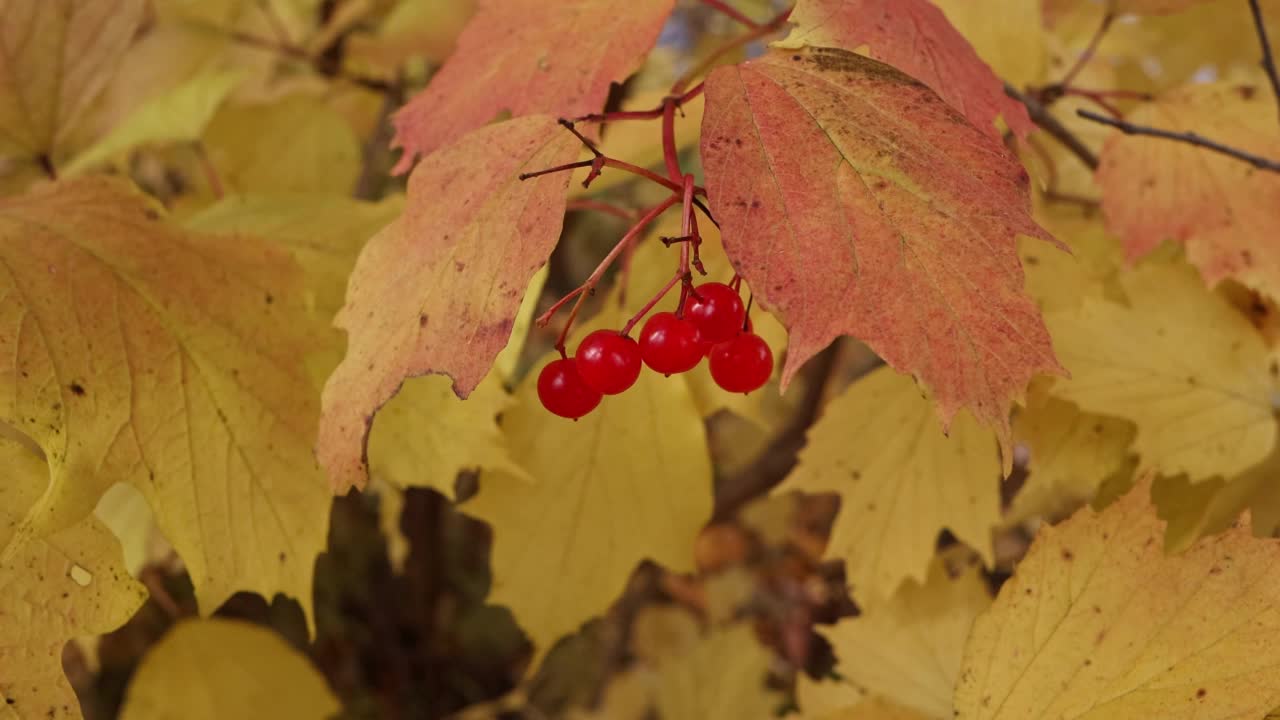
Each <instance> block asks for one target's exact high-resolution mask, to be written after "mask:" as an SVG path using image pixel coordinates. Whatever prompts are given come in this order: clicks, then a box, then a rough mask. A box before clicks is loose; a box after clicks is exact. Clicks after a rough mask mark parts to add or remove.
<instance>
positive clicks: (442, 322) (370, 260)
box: [317, 115, 579, 492]
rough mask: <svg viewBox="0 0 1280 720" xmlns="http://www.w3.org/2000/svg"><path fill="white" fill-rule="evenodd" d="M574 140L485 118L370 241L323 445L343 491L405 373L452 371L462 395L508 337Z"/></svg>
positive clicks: (544, 247)
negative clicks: (558, 168) (552, 171)
mask: <svg viewBox="0 0 1280 720" xmlns="http://www.w3.org/2000/svg"><path fill="white" fill-rule="evenodd" d="M578 147H579V145H578V141H577V140H576V139H574V137H573V136H572V135H570V134H569V133H567V132H564V130H563V129H562V128H560V127H559V125H558V124H557V123H556V121H555V120H554V119H553V118H550V117H547V116H545V115H538V116H532V117H526V118H517V119H515V120H510V121H507V122H504V123H501V124H498V125H491V126H489V127H485V128H481V129H480V130H477V131H475V132H474V133H471V134H470V135H468V136H467V137H465V138H463V139H462V141H460V142H459V143H457V144H455V145H451V146H450V147H448V148H446V149H444V150H442V151H440V152H437V153H434V154H433V155H432V156H431V157H430V158H429V159H428V160H427V161H424V162H423V163H422V164H421V165H419V166H418V167H417V169H416V170H414V173H413V175H412V176H411V177H410V178H409V197H408V201H407V204H406V209H405V213H404V215H403V216H401V217H400V218H399V219H398V220H397V221H395V222H393V223H392V224H391V225H389V226H388V227H387V228H386V229H384V230H383V231H382V232H380V233H378V235H377V236H376V237H374V238H373V239H372V240H370V241H369V242H368V244H367V245H365V247H364V250H363V251H362V252H361V253H360V259H359V260H358V261H357V263H356V267H355V270H354V271H353V272H352V274H351V281H350V284H349V285H348V287H347V302H346V305H345V306H344V307H343V309H342V311H341V312H340V313H339V314H338V317H337V319H336V321H335V322H336V324H337V325H338V326H339V327H341V328H343V329H345V330H346V331H347V355H346V357H345V358H343V361H342V364H341V365H339V366H338V369H337V370H335V371H334V373H333V375H331V376H330V378H329V381H328V383H327V384H326V385H325V390H324V415H323V418H322V420H321V424H320V437H319V441H318V444H317V454H318V456H319V458H320V462H321V465H323V466H324V467H325V469H326V470H327V471H328V473H329V479H330V481H331V482H332V483H333V486H334V488H335V489H336V490H337V491H338V492H342V491H344V490H345V489H347V488H350V487H352V486H357V487H359V486H363V485H364V482H365V479H366V477H367V467H366V465H367V462H366V459H365V446H366V442H367V438H368V433H369V427H370V425H371V424H372V422H373V415H374V413H375V412H377V410H378V408H380V407H382V405H383V404H384V403H386V402H387V401H388V400H390V399H391V396H392V395H394V394H395V393H396V390H397V389H398V388H399V387H400V384H401V383H403V382H404V381H405V379H407V378H410V377H414V376H417V375H425V374H427V373H444V374H447V375H449V376H450V377H451V378H453V389H454V392H456V393H457V394H458V396H459V397H466V396H467V395H469V394H470V393H471V391H472V390H474V389H475V387H476V386H477V385H479V384H480V381H481V379H483V378H484V376H485V375H486V374H488V372H489V369H490V367H491V366H492V365H493V362H494V358H495V357H496V356H497V355H498V353H499V352H501V350H502V349H503V347H504V346H505V345H506V344H507V341H508V339H509V338H510V335H511V328H512V325H513V323H514V319H515V315H516V311H517V310H518V309H519V307H520V304H521V300H522V298H523V296H524V291H525V288H526V287H527V286H528V284H529V281H530V279H531V278H532V277H533V275H534V273H536V272H537V271H538V268H540V267H541V266H542V265H543V264H544V263H545V262H546V261H547V257H548V256H549V255H550V254H551V250H552V248H554V247H555V244H556V241H557V239H558V238H559V236H560V227H561V223H562V222H563V220H564V209H565V202H566V200H565V186H566V184H567V183H568V177H567V176H566V175H565V174H564V173H561V174H559V175H546V176H543V177H540V178H536V179H532V180H525V181H521V180H520V179H519V175H520V173H522V172H529V171H533V170H540V169H542V168H546V167H550V166H553V165H559V164H562V163H565V162H569V161H572V160H573V159H574V157H575V156H576V154H577V151H578Z"/></svg>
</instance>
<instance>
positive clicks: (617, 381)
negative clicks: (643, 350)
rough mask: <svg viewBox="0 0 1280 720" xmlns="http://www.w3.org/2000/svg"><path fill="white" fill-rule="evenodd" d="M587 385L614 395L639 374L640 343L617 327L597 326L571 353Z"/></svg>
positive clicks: (627, 385)
mask: <svg viewBox="0 0 1280 720" xmlns="http://www.w3.org/2000/svg"><path fill="white" fill-rule="evenodd" d="M574 360H576V361H577V363H578V374H579V375H581V376H582V379H583V380H584V381H585V382H586V383H587V385H589V386H591V387H593V388H595V389H596V390H598V391H600V392H602V393H604V394H605V395H617V394H618V393H620V392H622V391H623V390H626V389H627V388H629V387H631V386H632V385H634V384H635V382H636V378H638V377H640V346H639V345H638V344H636V341H635V340H632V339H631V338H629V337H627V336H626V335H623V334H622V333H619V332H617V331H616V330H596V331H595V332H593V333H591V334H590V335H588V336H587V337H586V338H585V339H583V341H582V344H581V345H579V346H578V352H577V354H576V355H575V356H574Z"/></svg>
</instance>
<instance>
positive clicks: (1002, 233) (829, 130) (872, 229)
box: [702, 48, 1061, 461]
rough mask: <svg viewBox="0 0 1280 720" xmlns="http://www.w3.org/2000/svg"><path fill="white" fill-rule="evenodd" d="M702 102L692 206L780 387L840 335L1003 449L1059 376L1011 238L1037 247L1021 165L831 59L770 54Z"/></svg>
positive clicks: (899, 87)
mask: <svg viewBox="0 0 1280 720" xmlns="http://www.w3.org/2000/svg"><path fill="white" fill-rule="evenodd" d="M706 93H707V108H706V114H705V116H704V119H703V125H702V157H703V164H704V166H705V168H706V174H707V190H708V193H709V199H710V202H711V206H712V210H713V211H714V212H715V213H716V217H717V218H718V219H719V220H720V225H721V231H722V234H723V241H724V246H725V250H726V252H727V253H728V255H729V257H730V259H731V260H732V261H733V262H734V265H735V267H736V269H737V270H738V272H739V273H740V274H741V275H742V276H743V277H744V278H745V279H746V281H747V282H748V283H750V284H751V288H752V290H753V291H754V292H755V294H756V297H757V298H758V299H759V300H761V301H762V302H763V303H764V304H765V306H766V307H767V308H768V309H770V310H772V311H774V312H776V314H778V315H779V317H780V319H781V320H782V321H783V324H784V325H786V326H787V330H788V332H789V333H790V341H789V343H790V344H789V350H788V353H787V361H786V365H785V366H784V368H783V382H784V386H785V383H787V382H788V381H789V380H790V379H791V378H792V377H793V376H794V375H795V373H796V371H797V369H798V368H799V367H800V365H802V364H803V363H804V362H805V361H806V360H808V359H809V358H810V357H812V356H813V355H814V354H815V353H817V352H818V351H819V350H821V349H822V348H823V347H824V346H826V345H827V344H828V343H829V342H831V340H832V339H834V338H835V337H838V336H839V335H841V334H851V335H854V336H856V337H858V338H860V339H862V340H864V341H865V342H866V343H867V344H868V345H870V346H871V348H872V349H873V350H875V351H876V352H877V353H878V354H879V355H880V356H881V357H883V358H884V359H885V360H886V361H888V362H889V364H890V365H893V366H894V367H896V368H898V369H899V370H903V371H906V372H910V373H912V374H913V375H915V376H916V377H917V378H919V379H920V381H921V382H922V383H923V384H924V385H925V386H927V387H928V388H929V390H930V391H931V393H932V395H933V397H934V399H935V400H936V401H937V403H938V412H939V414H940V416H941V417H942V419H943V421H944V423H946V422H949V421H950V419H951V418H952V417H953V416H954V415H955V413H956V412H957V411H958V410H959V409H960V408H961V407H968V408H970V409H971V410H972V411H973V413H974V416H975V417H977V418H978V419H979V420H980V421H981V422H984V423H986V424H989V425H993V426H995V427H996V428H997V430H998V432H999V433H1000V436H1001V438H1002V440H1003V441H1004V443H1005V445H1006V446H1007V444H1008V437H1009V425H1008V411H1009V406H1010V404H1011V403H1012V401H1013V400H1014V399H1015V398H1018V397H1020V396H1021V394H1022V392H1023V390H1024V388H1025V387H1026V385H1027V383H1028V381H1029V380H1030V379H1031V377H1032V376H1034V375H1035V374H1037V373H1041V372H1061V368H1060V367H1059V365H1058V363H1057V360H1056V359H1055V358H1054V356H1053V350H1052V348H1051V346H1050V342H1049V335H1048V333H1047V332H1046V330H1045V328H1044V324H1043V321H1042V319H1041V318H1040V315H1039V312H1038V311H1037V309H1036V307H1035V303H1033V302H1032V301H1031V299H1030V298H1028V297H1027V295H1026V294H1025V293H1024V292H1023V287H1022V285H1023V276H1022V268H1021V265H1020V264H1019V262H1018V256H1017V253H1016V250H1015V244H1014V243H1015V238H1016V236H1017V235H1018V234H1019V233H1021V234H1024V235H1030V236H1033V237H1038V238H1043V239H1046V240H1050V239H1051V238H1050V237H1049V235H1048V234H1047V233H1046V232H1045V231H1044V230H1043V229H1041V228H1040V227H1039V226H1038V225H1036V223H1035V222H1034V221H1033V220H1032V219H1031V217H1030V215H1029V214H1028V212H1027V195H1026V186H1027V175H1026V173H1025V172H1024V171H1023V170H1022V168H1021V166H1019V165H1018V164H1017V162H1016V161H1015V160H1014V159H1013V157H1012V156H1011V155H1009V154H1008V152H1006V151H1005V150H1004V148H1003V147H1001V146H1000V144H999V143H998V142H996V141H995V140H993V139H992V138H990V137H989V136H987V135H986V134H984V133H983V132H981V131H979V130H977V129H975V128H974V127H973V126H972V125H970V124H969V123H968V122H967V121H966V120H965V119H964V118H963V117H962V116H960V115H959V114H958V113H957V112H956V111H954V110H952V109H951V108H950V107H948V106H947V105H946V104H944V103H943V102H942V101H941V100H939V99H938V97H937V96H936V95H935V94H934V93H933V92H932V91H930V90H929V89H928V88H927V87H925V86H924V85H921V84H920V83H918V82H916V81H914V80H912V79H911V78H909V77H907V76H906V75H903V74H902V73H900V72H898V71H897V70H894V69H893V68H891V67H889V66H887V65H884V64H882V63H879V62H876V61H874V60H870V59H867V58H864V57H862V56H859V55H854V54H852V53H847V52H844V51H840V50H832V49H827V48H813V49H806V50H796V51H786V52H782V51H776V50H775V51H771V52H769V53H767V54H766V55H764V56H762V57H760V58H758V59H756V60H752V61H750V62H747V63H744V64H742V65H737V66H733V67H727V68H720V69H718V70H716V71H715V72H713V73H712V74H711V76H710V77H709V78H708V79H707V89H706ZM1006 455H1007V454H1006ZM1006 460H1007V461H1008V458H1007V459H1006Z"/></svg>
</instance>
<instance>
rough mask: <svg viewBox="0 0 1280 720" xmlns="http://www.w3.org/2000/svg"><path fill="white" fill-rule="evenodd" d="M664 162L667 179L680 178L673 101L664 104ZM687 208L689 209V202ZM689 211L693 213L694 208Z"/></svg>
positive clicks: (686, 203) (686, 204)
mask: <svg viewBox="0 0 1280 720" xmlns="http://www.w3.org/2000/svg"><path fill="white" fill-rule="evenodd" d="M662 160H663V162H665V163H666V164H667V177H669V178H671V179H672V180H675V179H677V178H679V177H680V175H681V172H680V155H679V153H678V152H677V150H676V106H675V103H674V102H672V101H671V100H667V101H666V102H664V103H663V104H662ZM686 190H688V188H687V187H686ZM690 199H692V198H690ZM685 206H686V207H687V208H688V207H689V202H688V201H686V202H685ZM689 209H690V211H692V208H689Z"/></svg>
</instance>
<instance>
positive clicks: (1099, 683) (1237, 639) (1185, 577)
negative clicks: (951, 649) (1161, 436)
mask: <svg viewBox="0 0 1280 720" xmlns="http://www.w3.org/2000/svg"><path fill="white" fill-rule="evenodd" d="M1150 491H1151V483H1150V480H1149V479H1144V480H1143V481H1141V482H1139V483H1138V484H1137V486H1136V487H1134V489H1133V490H1131V491H1130V492H1129V493H1128V494H1127V495H1125V496H1124V497H1123V498H1121V499H1120V500H1118V501H1117V502H1116V503H1114V504H1113V505H1111V506H1110V507H1108V508H1107V509H1106V510H1104V511H1102V512H1100V513H1099V512H1095V511H1093V510H1092V509H1090V508H1084V509H1082V510H1080V511H1079V512H1078V513H1076V514H1075V515H1074V516H1072V517H1071V519H1069V520H1067V521H1066V522H1064V523H1062V524H1061V525H1056V526H1044V527H1043V528H1042V529H1041V530H1040V533H1039V535H1037V537H1036V540H1035V542H1034V543H1033V544H1032V546H1031V550H1030V551H1029V552H1028V553H1027V555H1026V557H1024V558H1023V559H1022V562H1021V563H1019V564H1018V567H1017V570H1016V571H1015V572H1014V575H1013V578H1012V579H1010V580H1009V581H1008V582H1006V583H1005V584H1004V586H1003V587H1002V588H1001V589H1000V594H999V596H998V597H997V598H996V601H995V604H994V605H993V606H992V607H991V609H990V610H988V611H987V612H986V613H985V614H983V615H982V616H981V617H979V618H978V620H977V623H976V624H975V625H974V629H973V634H972V635H971V636H970V638H969V643H968V645H967V647H966V648H965V656H964V665H963V669H962V671H961V674H960V680H959V683H958V684H957V686H956V695H955V700H956V717H957V718H962V719H969V718H1028V717H1071V718H1139V717H1141V718H1157V717H1158V718H1168V719H1169V720H1178V719H1179V718H1187V719H1188V720H1189V719H1190V718H1196V719H1197V720H1203V719H1205V718H1244V717H1260V716H1261V715H1263V714H1265V713H1266V712H1267V711H1268V710H1270V709H1271V708H1274V707H1276V705H1277V704H1280V675H1278V674H1277V673H1276V672H1275V667H1276V665H1277V663H1280V643H1278V642H1277V638H1280V600H1278V598H1280V574H1277V573H1276V572H1275V567H1276V562H1277V560H1280V541H1276V540H1273V539H1265V540H1264V539H1257V538H1254V537H1252V536H1251V535H1250V534H1249V531H1248V529H1247V525H1248V522H1247V520H1242V522H1241V523H1238V524H1237V526H1236V527H1235V528H1233V529H1231V530H1229V531H1227V532H1226V533H1224V534H1222V535H1219V536H1216V537H1212V538H1205V539H1203V540H1200V541H1198V542H1197V543H1195V544H1194V545H1192V546H1191V547H1190V548H1189V549H1188V550H1187V551H1186V552H1185V553H1183V554H1181V555H1177V556H1168V555H1165V553H1164V549H1163V542H1162V536H1163V535H1164V523H1162V522H1161V521H1160V520H1159V519H1158V518H1157V517H1156V514H1155V511H1154V508H1153V507H1152V506H1151V501H1150V499H1149V495H1150Z"/></svg>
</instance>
